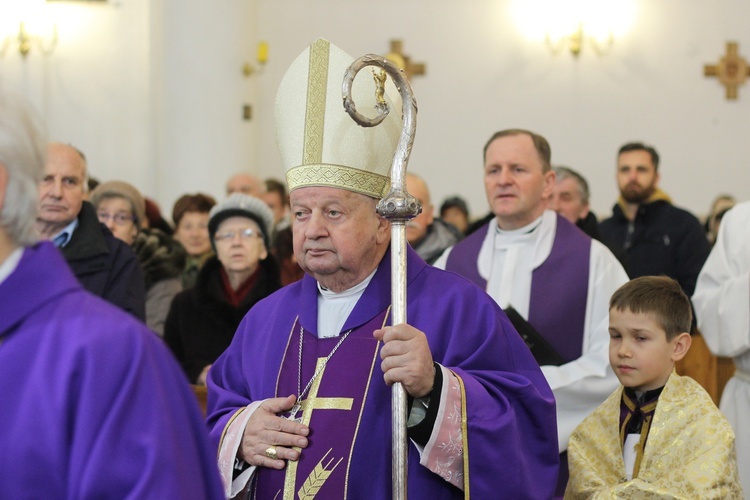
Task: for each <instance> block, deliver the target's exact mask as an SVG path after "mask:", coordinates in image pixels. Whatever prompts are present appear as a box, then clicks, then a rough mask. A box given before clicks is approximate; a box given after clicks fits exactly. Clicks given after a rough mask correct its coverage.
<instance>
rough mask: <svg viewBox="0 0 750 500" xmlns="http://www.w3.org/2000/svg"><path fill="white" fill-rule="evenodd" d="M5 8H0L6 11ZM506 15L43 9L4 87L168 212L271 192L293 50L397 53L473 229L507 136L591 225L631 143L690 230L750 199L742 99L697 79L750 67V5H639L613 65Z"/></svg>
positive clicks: (105, 173) (442, 2) (429, 154)
mask: <svg viewBox="0 0 750 500" xmlns="http://www.w3.org/2000/svg"><path fill="white" fill-rule="evenodd" d="M8 3H9V0H0V9H3V8H5V7H4V6H5V5H6V4H8ZM511 4H512V1H511V0H468V1H464V2H448V1H446V0H433V1H430V2H428V1H426V0H411V1H409V2H403V1H395V0H384V1H381V2H359V1H355V2H352V1H351V0H349V1H343V0H318V1H315V2H310V1H303V0H222V1H221V2H196V1H192V0H189V1H185V0H153V1H148V0H109V1H106V2H60V1H56V2H47V3H46V4H45V5H43V8H44V9H45V10H46V11H47V12H48V13H49V14H50V15H51V16H52V17H56V19H57V24H58V33H59V40H58V44H57V47H56V49H55V51H54V52H53V53H52V54H51V55H50V56H48V57H43V56H41V55H40V54H38V53H36V52H34V51H33V49H32V52H31V53H30V54H29V55H28V56H27V57H26V58H25V59H24V58H21V57H20V56H19V55H18V53H17V51H16V52H14V51H13V50H8V52H7V53H6V54H5V56H4V57H2V58H0V85H3V86H4V87H6V88H9V89H10V90H12V91H15V92H16V93H19V94H21V95H23V96H25V97H26V98H28V99H29V100H30V101H31V102H32V103H33V104H34V106H35V107H36V108H37V109H38V111H39V112H40V114H41V115H42V118H43V119H44V121H45V122H46V125H47V129H48V133H49V136H50V138H52V139H54V140H60V141H63V142H71V143H73V144H75V145H76V146H78V147H80V148H81V149H82V150H84V151H85V152H86V153H87V156H88V157H89V164H90V168H91V171H92V174H93V175H95V176H97V177H99V178H100V179H102V180H108V179H113V178H120V179H123V180H127V181H129V182H132V183H133V184H135V185H136V186H137V187H138V188H140V189H141V190H142V191H143V192H144V193H146V194H147V195H149V196H151V197H153V198H155V199H156V200H157V201H159V202H160V204H161V205H162V208H163V210H164V212H165V213H166V214H168V213H169V211H170V208H171V205H172V203H173V202H174V200H175V199H176V198H177V197H178V196H179V195H180V194H182V193H184V192H195V191H199V190H200V191H204V192H208V193H210V194H213V195H214V196H217V197H220V196H221V195H222V194H223V193H222V191H223V184H224V181H225V179H226V178H227V177H228V176H229V175H230V174H231V173H233V172H234V171H237V170H241V169H246V170H249V171H254V172H256V173H257V174H259V175H261V176H264V177H268V176H274V177H283V171H282V167H281V161H280V158H279V155H278V152H277V150H276V144H275V138H274V130H273V128H274V125H273V107H274V100H275V96H276V88H277V87H278V84H279V82H280V80H281V78H282V76H283V74H284V72H285V70H286V68H287V67H288V66H289V64H290V63H291V62H292V61H293V60H294V58H295V57H296V56H297V55H298V54H299V53H300V52H301V51H302V50H303V49H304V47H305V46H307V45H308V44H309V43H311V42H312V41H314V40H315V39H316V38H317V37H325V38H327V39H329V40H330V41H332V42H333V43H335V44H336V45H338V46H340V47H341V48H342V49H344V50H345V51H347V52H348V53H350V54H351V55H352V56H354V57H357V56H359V55H363V54H365V53H380V54H383V53H386V52H388V50H389V41H390V40H392V39H401V40H403V43H404V52H405V53H406V54H408V55H409V56H410V57H411V58H412V60H413V61H415V62H423V63H425V64H426V66H427V71H426V74H425V75H423V76H415V77H414V78H413V79H412V82H411V83H412V87H413V89H414V92H415V95H416V99H417V103H418V105H419V114H418V118H417V135H416V140H415V143H414V149H413V153H412V157H411V162H410V165H409V169H410V170H411V171H414V172H417V173H419V174H421V175H422V176H423V177H425V178H426V179H427V180H428V183H429V185H430V189H431V191H432V197H433V200H434V201H436V202H438V203H439V201H440V200H442V199H443V198H445V197H446V196H449V195H453V194H460V195H462V196H464V197H465V198H466V199H467V201H468V202H469V205H470V208H471V211H472V213H473V214H474V215H476V216H479V215H482V214H483V213H485V212H486V211H487V205H486V201H485V197H484V190H483V182H482V158H481V151H482V147H483V146H484V143H485V141H486V139H487V138H488V137H489V136H490V135H491V134H492V133H493V132H494V131H496V130H499V129H503V128H508V127H523V128H529V129H532V130H534V131H537V132H539V133H541V134H543V135H545V136H546V137H547V138H548V139H549V140H550V143H551V145H552V151H553V163H555V164H563V165H567V166H570V167H572V168H574V169H577V170H579V171H580V172H581V173H582V174H583V175H584V176H586V177H587V178H588V180H589V183H590V185H591V189H592V208H593V209H594V211H595V212H596V213H597V214H598V215H600V216H606V215H607V214H608V213H609V212H610V209H611V206H612V203H613V201H614V200H615V198H616V196H617V188H616V185H615V180H614V164H615V153H616V151H617V149H618V147H619V146H620V145H621V144H622V143H624V142H627V141H631V140H643V141H645V142H648V143H651V144H653V145H654V146H655V147H656V148H657V149H658V151H659V152H660V154H661V157H662V163H661V167H660V171H661V173H662V180H661V186H662V187H663V188H664V189H665V190H666V191H667V192H668V193H669V194H670V195H671V196H672V198H673V200H674V202H675V203H676V204H677V205H680V206H683V207H686V208H688V209H690V210H691V211H693V212H694V213H696V214H697V215H701V214H704V213H705V212H706V211H707V209H708V206H709V204H710V202H711V200H712V199H713V197H714V196H715V195H717V194H719V193H724V192H727V193H730V194H733V195H735V196H736V197H737V198H738V199H743V200H744V199H750V182H749V181H750V174H748V169H747V165H746V161H747V158H749V157H750V154H749V153H750V141H747V140H746V139H745V137H746V135H747V130H748V126H747V116H748V111H749V109H748V106H749V103H750V86H748V85H744V86H740V87H739V90H738V94H739V95H738V99H737V100H734V101H729V100H726V99H725V96H724V87H722V86H721V85H720V84H719V82H718V81H717V80H716V78H708V77H705V76H703V66H704V65H705V64H716V63H717V62H718V61H719V58H720V57H721V56H722V55H723V54H724V53H725V50H726V49H725V44H726V42H727V41H730V40H731V41H736V42H738V43H739V52H740V54H741V55H743V56H745V57H750V34H749V33H748V31H747V30H746V28H745V27H744V20H745V19H748V18H749V17H750V4H748V3H747V2H742V1H740V0H726V1H724V2H703V1H701V0H660V1H659V2H654V1H649V0H635V7H636V18H635V21H634V25H633V27H632V28H631V30H630V31H629V32H628V33H626V34H624V35H622V36H621V37H618V38H617V39H616V40H615V42H614V45H613V46H612V48H611V50H610V52H609V53H608V54H606V55H604V56H598V55H596V54H595V53H593V52H592V51H591V50H587V47H586V46H584V48H583V51H582V53H581V54H580V56H579V57H578V58H575V57H573V56H572V55H571V54H569V53H560V54H557V55H554V54H552V53H551V52H550V50H549V48H548V47H547V46H546V45H545V44H543V43H541V42H539V41H534V40H529V39H527V38H525V37H524V36H523V34H522V33H521V32H520V31H519V29H518V27H517V26H516V24H515V23H514V20H513V19H512V16H511V12H510V9H511ZM0 17H2V16H0ZM2 36H4V34H3V33H0V37H2ZM260 40H265V41H267V42H268V46H269V60H268V62H267V63H266V64H265V65H264V66H263V67H262V68H261V69H260V71H258V72H256V73H255V74H254V75H253V76H251V77H249V78H246V77H244V76H243V75H242V73H241V67H242V65H243V64H244V63H245V62H252V63H255V61H254V58H255V50H256V49H255V47H256V44H257V42H258V41H260ZM245 105H250V106H251V112H252V118H251V119H250V120H244V119H243V118H242V109H243V106H245Z"/></svg>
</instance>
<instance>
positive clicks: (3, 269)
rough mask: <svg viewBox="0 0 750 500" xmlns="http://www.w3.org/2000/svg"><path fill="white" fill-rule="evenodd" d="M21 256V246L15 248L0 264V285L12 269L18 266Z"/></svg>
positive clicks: (11, 272)
mask: <svg viewBox="0 0 750 500" xmlns="http://www.w3.org/2000/svg"><path fill="white" fill-rule="evenodd" d="M22 256H23V247H19V248H16V249H15V250H13V251H12V252H11V254H10V255H8V258H7V259H5V261H4V262H3V263H1V264H0V285H2V284H3V281H5V280H6V279H7V278H8V276H10V275H11V274H13V271H15V270H16V268H17V267H18V263H19V262H20V261H21V257H22Z"/></svg>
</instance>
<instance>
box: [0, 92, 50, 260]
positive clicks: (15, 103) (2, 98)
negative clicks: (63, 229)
mask: <svg viewBox="0 0 750 500" xmlns="http://www.w3.org/2000/svg"><path fill="white" fill-rule="evenodd" d="M46 151H47V150H46V137H45V135H44V133H43V132H42V127H41V123H40V120H39V117H38V115H36V113H34V112H33V111H32V109H31V108H30V107H29V106H28V104H27V103H26V102H24V101H23V100H22V99H21V98H20V97H18V96H15V95H11V94H9V93H7V92H5V91H3V90H2V89H0V164H1V165H3V166H4V167H5V170H6V171H7V174H8V185H7V186H6V189H5V203H3V206H2V208H0V228H2V229H3V230H4V231H5V233H6V234H7V236H8V238H10V240H11V241H12V242H13V243H15V244H17V245H21V246H31V245H33V244H34V243H36V242H37V241H38V240H39V234H38V233H37V231H36V217H37V207H38V204H39V181H40V180H41V179H42V176H43V174H44V163H45V160H46Z"/></svg>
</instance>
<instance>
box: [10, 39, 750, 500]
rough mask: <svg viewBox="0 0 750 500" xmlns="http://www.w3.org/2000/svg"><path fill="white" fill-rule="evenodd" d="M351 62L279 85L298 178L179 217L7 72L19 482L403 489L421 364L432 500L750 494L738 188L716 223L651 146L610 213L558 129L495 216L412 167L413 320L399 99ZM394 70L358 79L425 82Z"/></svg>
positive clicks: (17, 492) (251, 492)
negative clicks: (396, 164)
mask: <svg viewBox="0 0 750 500" xmlns="http://www.w3.org/2000/svg"><path fill="white" fill-rule="evenodd" d="M351 61H352V58H351V57H350V56H348V55H347V54H346V53H345V52H343V51H342V50H340V49H339V48H338V47H336V46H334V45H332V44H330V43H329V42H327V41H325V40H318V41H317V42H315V43H314V44H313V45H311V46H310V47H308V48H307V49H306V50H305V52H304V53H303V57H300V58H298V59H297V60H295V62H294V63H293V65H292V67H291V68H290V70H289V71H288V72H287V74H286V76H285V77H284V79H283V80H282V83H281V86H280V90H279V95H280V96H282V97H283V96H307V97H306V99H307V101H306V100H305V99H299V98H295V99H293V98H288V99H284V98H281V97H280V98H279V99H278V100H277V104H276V105H277V110H276V111H277V113H276V115H277V124H276V126H277V136H278V138H279V148H280V152H281V156H282V161H283V163H284V168H285V170H286V182H283V181H280V180H277V179H265V180H264V179H260V178H258V177H257V176H255V175H252V174H251V173H248V172H242V173H238V174H236V175H233V176H232V177H231V178H229V179H227V183H226V196H225V197H223V198H222V199H220V200H217V199H215V198H214V197H212V196H210V195H209V194H206V193H200V192H198V193H192V194H185V195H183V196H181V197H180V198H179V199H178V200H177V201H176V202H175V204H174V206H173V207H172V221H171V222H168V221H166V220H165V219H164V217H163V215H162V213H161V210H160V208H159V207H158V205H157V204H156V203H155V202H154V200H152V199H149V198H148V197H147V196H144V193H142V192H141V191H139V189H138V188H136V187H135V186H133V185H131V184H130V183H127V182H124V181H123V180H121V179H107V180H104V181H103V182H95V181H93V180H92V178H91V175H90V172H89V165H88V163H87V159H86V156H85V154H84V153H83V152H82V151H80V150H79V149H77V148H76V147H74V146H72V145H69V144H64V143H62V142H46V139H45V138H44V136H43V135H42V133H41V132H40V128H39V126H38V124H37V123H36V121H35V118H34V115H33V112H31V111H30V110H29V109H27V108H25V107H24V106H22V105H20V104H18V99H17V98H12V97H10V96H7V95H5V94H2V93H0V311H2V312H0V407H2V408H3V411H1V412H0V448H2V449H3V450H6V453H5V454H4V455H3V457H2V458H0V466H2V467H3V470H5V471H7V474H3V475H0V491H3V493H4V494H5V493H7V494H9V495H10V496H13V497H16V496H20V497H23V496H32V497H37V496H40V497H41V496H49V495H52V496H55V495H63V496H66V497H68V498H83V497H97V496H102V497H107V496H111V495H112V494H116V495H122V496H132V497H138V498H171V497H180V498H182V497H184V498H224V497H235V496H238V497H239V498H276V497H279V498H281V497H285V498H286V497H293V496H295V495H296V496H299V497H304V498H312V497H314V496H315V495H316V494H317V495H319V497H320V498H389V497H390V495H391V487H392V486H391V453H390V451H391V434H392V432H393V429H392V428H391V418H390V413H389V412H388V411H387V409H388V408H389V407H390V400H391V394H390V386H392V385H393V384H394V383H399V384H401V385H402V386H403V388H404V390H405V391H406V393H407V395H408V405H407V406H408V407H407V408H406V410H407V415H408V424H407V434H408V438H409V443H410V444H409V447H408V478H409V480H408V486H407V488H408V492H409V495H410V496H413V497H414V498H428V497H429V498H431V497H435V498H463V497H465V498H468V497H469V495H470V494H471V495H473V496H475V497H477V498H543V499H546V498H562V497H565V498H590V497H594V496H601V497H611V496H614V497H626V498H631V497H632V498H635V497H638V498H641V497H642V498H651V497H654V498H656V497H664V496H669V497H675V498H742V491H743V488H742V485H743V484H744V486H745V488H744V491H750V432H748V431H747V430H746V426H745V425H744V419H745V418H748V414H750V406H748V405H747V404H746V403H745V402H746V401H748V400H750V398H748V392H749V391H750V389H749V387H750V375H748V373H750V306H749V304H750V239H749V238H748V237H747V225H746V224H747V223H748V219H750V204H749V203H747V202H746V203H739V204H737V203H736V200H734V198H732V197H731V196H727V195H722V196H720V197H717V200H716V201H715V203H714V204H713V206H712V207H711V209H710V212H709V214H708V215H707V217H706V219H705V222H704V223H701V222H700V221H699V220H698V218H697V217H695V216H694V215H693V214H691V213H689V212H688V211H686V210H684V209H681V208H679V207H677V206H675V205H674V204H673V203H672V201H671V199H670V197H669V195H668V194H667V193H665V192H664V191H663V190H662V189H661V188H660V187H659V180H660V173H659V164H660V157H659V154H658V152H657V150H656V149H655V148H654V147H653V146H651V145H648V144H645V143H641V142H628V143H626V144H624V145H623V146H622V147H621V148H620V149H619V150H618V151H617V152H615V154H614V157H615V159H616V161H615V163H614V165H613V166H614V169H613V173H614V174H615V179H616V182H617V185H618V188H619V193H620V195H619V198H618V200H616V202H615V204H614V206H613V213H612V215H611V217H608V218H598V217H597V215H596V214H594V213H593V212H592V211H591V209H590V196H591V194H590V190H589V185H588V183H587V181H586V179H585V178H584V177H583V176H582V175H581V174H580V173H579V172H576V171H575V170H574V169H572V168H570V167H565V166H555V165H553V163H552V147H551V145H550V144H549V142H548V141H547V140H546V138H545V137H544V136H543V135H541V134H539V133H536V132H533V131H530V130H524V129H505V130H501V131H499V132H497V133H495V134H494V135H492V136H491V137H490V138H489V139H488V141H487V142H486V144H485V147H484V164H483V165H481V166H477V168H483V171H484V183H485V193H486V198H487V202H488V205H489V210H490V211H489V213H488V214H487V215H486V216H483V217H479V218H473V217H472V216H471V214H470V213H469V210H468V204H467V203H466V201H465V200H464V199H463V198H462V197H461V196H458V195H454V196H450V197H448V198H446V199H445V200H444V201H443V202H442V203H441V204H440V206H439V207H437V208H436V206H435V205H433V201H432V199H431V195H430V190H429V187H428V181H429V177H427V176H425V175H417V174H415V173H411V172H409V173H407V174H406V176H405V179H404V182H405V187H406V190H407V191H408V192H409V193H410V194H411V195H413V196H414V197H415V198H416V199H417V200H418V201H419V203H420V205H421V207H422V211H421V213H420V214H418V215H417V216H416V217H414V218H413V219H411V220H408V221H407V222H406V224H405V226H406V227H405V235H406V240H407V242H408V248H407V255H406V261H407V268H406V269H407V273H406V290H407V297H408V298H409V301H408V305H407V315H406V317H407V322H406V323H402V324H398V325H394V324H393V322H392V318H393V314H394V313H393V311H391V295H390V294H391V280H392V279H393V277H392V276H391V258H392V249H391V234H390V229H391V224H390V222H389V220H388V219H387V218H385V217H384V216H382V215H380V214H379V213H378V212H377V210H376V204H377V201H378V200H379V199H381V198H382V197H383V196H385V195H386V194H387V192H388V190H389V187H390V181H391V179H390V175H391V172H390V168H391V160H392V158H393V155H394V151H395V150H396V144H397V143H398V141H399V137H400V134H401V130H402V124H401V122H400V115H399V114H398V113H392V114H390V115H388V116H387V117H386V118H384V119H383V123H382V124H380V125H379V126H376V127H372V128H368V129H365V128H361V127H358V126H357V125H356V124H355V123H354V122H353V121H352V120H351V118H350V117H349V116H348V115H347V114H346V113H344V112H342V111H341V109H340V108H341V103H340V101H341V98H340V95H339V92H340V90H339V89H340V85H341V84H340V75H341V74H343V73H344V70H345V69H346V68H347V67H348V65H349V64H350V63H351ZM373 80H374V81H373V82H371V85H373V86H374V88H370V87H367V86H366V85H365V86H362V87H361V88H358V89H356V90H355V91H354V93H355V94H356V95H357V96H358V98H361V99H362V100H367V99H372V98H373V97H377V99H378V102H381V101H382V102H393V101H396V102H400V98H399V97H398V96H395V95H391V94H390V92H393V91H394V89H393V88H390V87H388V88H384V87H378V85H382V82H381V83H380V84H379V83H378V81H379V79H378V78H374V79H373ZM310 86H315V88H316V89H317V91H316V92H311V91H309V88H310ZM320 88H330V91H329V92H320ZM323 118H325V119H323ZM313 119H319V120H320V123H321V124H322V123H325V127H323V126H322V125H321V126H319V127H316V126H308V123H309V122H310V120H313ZM313 121H314V120H313ZM332 141H336V147H331V142H332ZM373 145H377V147H372V146H373ZM303 150H304V155H302V156H300V154H299V152H300V151H303ZM735 205H736V206H735ZM447 271H450V272H447ZM696 334H702V335H703V337H704V338H705V339H706V343H707V345H708V346H709V348H710V349H711V351H712V352H713V353H714V354H716V355H721V356H729V357H733V358H734V361H735V365H736V369H737V370H736V374H735V376H734V377H733V378H732V380H730V382H729V383H728V385H727V387H726V389H725V392H724V397H723V398H722V401H721V405H720V409H719V408H716V406H715V405H714V404H713V402H712V401H711V399H710V397H709V396H708V394H707V393H706V391H705V390H704V389H703V388H702V387H700V385H698V384H697V383H696V382H694V381H693V380H692V379H690V378H688V377H683V376H680V375H678V374H677V373H675V364H676V363H677V362H678V361H680V360H682V359H683V358H684V357H685V355H686V353H687V352H688V350H689V348H690V346H691V343H692V339H693V338H694V336H695V335H696ZM188 384H194V385H203V386H207V388H208V392H209V395H210V397H209V400H208V408H207V415H206V418H205V421H204V420H203V419H202V418H201V414H200V412H199V410H198V407H197V405H196V401H195V398H194V396H193V394H192V393H191V391H190V390H189V387H188ZM384 409H385V410H384ZM206 424H207V428H206ZM35 440H41V441H40V442H36V441H35ZM217 457H218V461H217ZM157 460H158V461H159V462H161V463H163V464H164V465H159V466H156V465H155V463H156V461H157ZM113 492H116V493H113Z"/></svg>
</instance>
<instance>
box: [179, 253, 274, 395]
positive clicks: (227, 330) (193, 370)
mask: <svg viewBox="0 0 750 500" xmlns="http://www.w3.org/2000/svg"><path fill="white" fill-rule="evenodd" d="M221 268H222V264H221V262H219V259H217V258H216V257H215V256H214V257H211V258H210V259H209V260H207V261H206V263H205V264H204V265H203V267H202V268H201V270H200V272H199V273H198V278H197V280H196V283H195V286H194V287H193V288H190V289H188V290H184V291H182V292H180V293H178V294H177V295H176V296H175V298H174V300H173V301H172V307H170V309H169V314H168V315H167V321H166V323H165V325H164V340H165V341H166V343H167V345H168V346H169V348H170V349H171V350H172V352H173V353H174V355H175V356H176V357H177V360H178V361H179V362H180V364H181V365H182V368H183V369H184V370H185V373H186V374H187V376H188V379H189V380H190V382H191V383H196V381H197V379H198V376H199V375H200V373H201V371H203V368H204V367H205V366H206V365H210V364H212V363H213V362H214V361H216V359H217V358H218V357H219V355H221V353H223V352H224V350H226V348H227V347H229V344H230V343H231V342H232V338H233V337H234V332H235V331H236V330H237V327H238V326H239V324H240V321H242V318H244V317H245V314H247V312H248V311H249V310H250V308H251V307H252V306H253V305H254V304H255V303H256V302H258V301H259V300H261V299H263V298H265V297H266V296H268V295H270V294H271V293H273V292H275V291H276V290H278V289H279V288H281V282H280V278H279V267H278V264H277V263H276V260H275V259H274V258H273V257H271V256H269V257H268V258H266V259H265V260H262V261H260V274H259V276H258V279H257V281H256V282H255V286H254V287H253V288H252V290H250V293H248V294H247V296H246V297H245V299H244V300H243V301H242V304H240V307H238V308H235V307H233V306H232V305H231V304H230V303H229V302H228V301H227V299H226V296H225V294H224V287H223V285H222V280H221Z"/></svg>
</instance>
